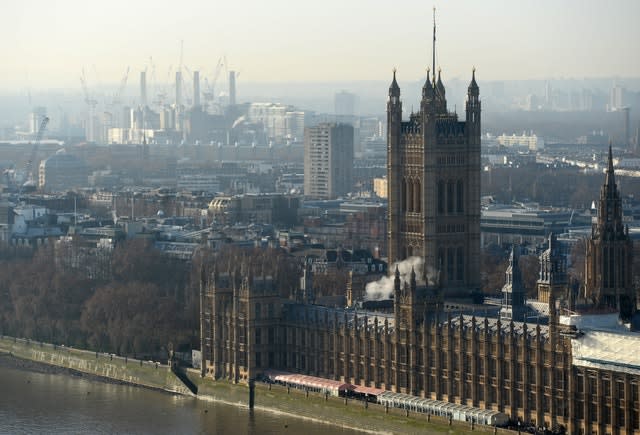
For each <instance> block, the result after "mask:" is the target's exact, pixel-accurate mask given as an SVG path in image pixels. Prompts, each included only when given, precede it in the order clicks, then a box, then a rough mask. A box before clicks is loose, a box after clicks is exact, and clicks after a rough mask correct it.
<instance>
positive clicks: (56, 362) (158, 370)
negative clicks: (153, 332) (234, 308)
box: [0, 336, 192, 395]
mask: <svg viewBox="0 0 640 435" xmlns="http://www.w3.org/2000/svg"><path fill="white" fill-rule="evenodd" d="M0 352H2V353H7V354H11V355H13V356H15V357H17V358H22V359H26V360H30V361H35V362H39V363H42V364H48V365H53V366H58V367H64V368H67V369H71V370H75V371H78V372H82V373H87V374H90V375H94V376H100V377H103V378H109V379H113V380H116V381H121V382H127V383H130V384H135V385H141V386H144V387H148V388H155V389H160V390H164V391H169V392H172V393H177V394H186V395H192V393H191V391H189V389H188V388H187V387H186V386H185V385H184V384H183V383H182V382H181V381H180V379H178V378H177V377H176V375H175V374H174V373H173V372H172V371H171V369H170V367H169V366H167V365H163V364H159V363H155V362H152V361H142V360H137V359H131V358H124V357H119V356H115V355H110V354H105V353H99V352H90V351H86V350H80V349H73V348H70V347H64V346H56V345H52V344H48V343H40V342H36V341H32V340H25V339H20V338H13V337H6V336H0Z"/></svg>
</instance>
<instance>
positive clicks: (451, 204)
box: [387, 26, 480, 297]
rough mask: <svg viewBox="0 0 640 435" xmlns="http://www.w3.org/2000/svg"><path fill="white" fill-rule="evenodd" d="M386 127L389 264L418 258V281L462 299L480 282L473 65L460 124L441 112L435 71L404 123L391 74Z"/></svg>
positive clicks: (443, 109) (476, 96)
mask: <svg viewBox="0 0 640 435" xmlns="http://www.w3.org/2000/svg"><path fill="white" fill-rule="evenodd" d="M434 41H435V26H434ZM434 51H435V44H434ZM434 66H435V65H434ZM387 126H388V128H387V134H388V136H387V159H388V160H387V183H388V195H389V205H388V254H389V264H393V263H394V262H398V261H402V260H404V259H407V258H409V257H412V256H419V257H421V258H422V259H423V260H424V270H423V271H420V272H419V275H420V276H419V278H420V279H421V281H424V282H426V283H427V284H431V285H435V284H436V281H437V284H438V285H439V286H440V287H441V289H442V292H443V296H444V297H469V296H470V295H471V294H472V293H473V292H474V290H477V289H479V287H480V260H479V258H480V99H479V88H478V85H477V83H476V80H475V70H474V71H473V74H472V79H471V83H470V84H469V88H468V92H467V103H466V120H465V121H459V120H458V115H457V114H456V113H451V112H449V111H448V109H447V100H446V94H445V87H444V84H443V83H442V78H441V72H440V71H438V73H437V76H436V72H435V71H433V74H432V73H431V71H430V70H428V71H427V78H426V81H425V84H424V86H423V88H422V100H421V103H420V111H419V112H417V113H412V114H411V115H410V116H409V120H408V121H403V120H402V102H401V101H400V87H399V86H398V83H397V81H396V72H395V71H394V73H393V81H392V83H391V86H390V87H389V99H388V102H387ZM437 277H439V278H437Z"/></svg>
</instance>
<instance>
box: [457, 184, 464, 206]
mask: <svg viewBox="0 0 640 435" xmlns="http://www.w3.org/2000/svg"><path fill="white" fill-rule="evenodd" d="M456 195H457V196H456V199H457V201H456V202H457V204H456V208H457V212H458V213H464V184H463V182H462V180H458V185H457V186H456Z"/></svg>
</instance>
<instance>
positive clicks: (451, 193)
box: [447, 181, 455, 213]
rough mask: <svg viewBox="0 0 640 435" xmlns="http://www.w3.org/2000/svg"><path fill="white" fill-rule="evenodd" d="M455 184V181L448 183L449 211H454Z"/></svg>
mask: <svg viewBox="0 0 640 435" xmlns="http://www.w3.org/2000/svg"><path fill="white" fill-rule="evenodd" d="M454 191H455V184H454V183H453V181H449V182H448V183H447V213H453V212H454V209H453V204H454V198H455V192H454Z"/></svg>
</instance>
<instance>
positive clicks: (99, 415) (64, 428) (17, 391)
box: [0, 367, 358, 435]
mask: <svg viewBox="0 0 640 435" xmlns="http://www.w3.org/2000/svg"><path fill="white" fill-rule="evenodd" d="M86 433H90V434H93V433H99V434H113V433H116V434H120V433H126V434H232V435H240V434H287V433H289V434H300V433H303V434H305V435H315V434H326V433H348V434H355V433H358V432H354V431H350V430H347V429H342V428H339V427H335V426H329V425H325V424H321V423H314V422H311V421H307V420H301V419H297V418H293V417H290V416H284V415H278V414H272V413H269V412H266V411H259V410H256V411H253V412H250V411H249V410H248V409H247V408H242V407H239V406H231V405H225V404H220V403H215V402H206V401H202V400H198V399H195V398H192V397H184V396H174V395H171V394H167V393H163V392H159V391H152V390H148V389H144V388H140V387H134V386H128V385H117V384H108V383H103V382H100V381H97V380H91V379H86V378H82V377H77V376H71V375H68V374H47V373H36V372H31V371H23V370H19V369H14V368H6V367H4V368H3V367H0V434H86Z"/></svg>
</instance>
